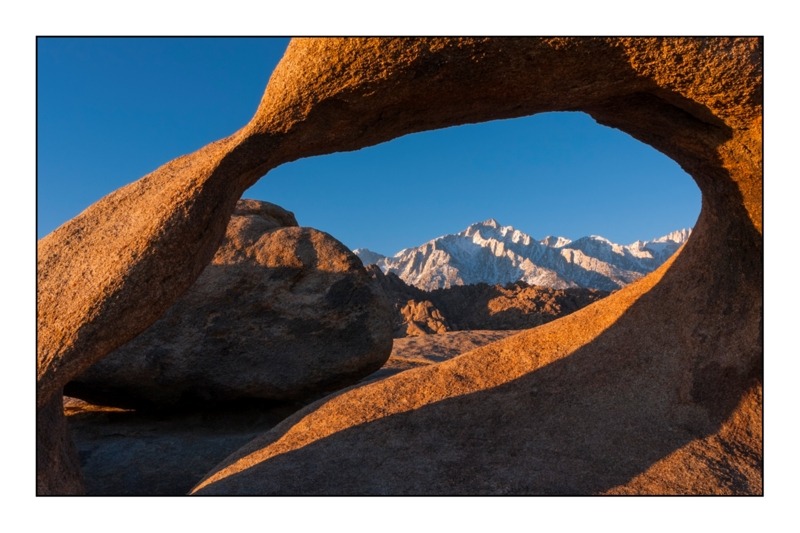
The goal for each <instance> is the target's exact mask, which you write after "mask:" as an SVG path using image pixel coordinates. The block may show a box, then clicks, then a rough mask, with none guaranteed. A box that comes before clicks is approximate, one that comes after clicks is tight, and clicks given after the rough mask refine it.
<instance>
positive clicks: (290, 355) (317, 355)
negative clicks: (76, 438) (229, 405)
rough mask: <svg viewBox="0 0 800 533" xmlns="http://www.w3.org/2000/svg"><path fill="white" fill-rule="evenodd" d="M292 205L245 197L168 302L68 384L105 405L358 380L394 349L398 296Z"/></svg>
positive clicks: (290, 396)
mask: <svg viewBox="0 0 800 533" xmlns="http://www.w3.org/2000/svg"><path fill="white" fill-rule="evenodd" d="M287 224H289V225H294V226H296V225H297V223H296V221H295V220H294V217H293V216H292V215H291V213H288V212H286V211H283V210H281V209H280V208H278V207H277V206H273V205H272V204H268V203H266V202H257V201H255V200H242V201H240V202H239V204H238V205H237V208H236V211H234V214H233V217H232V218H231V221H230V223H229V224H228V230H227V233H226V235H225V240H224V241H223V242H222V245H221V246H220V248H219V250H218V251H217V253H216V255H215V256H214V258H213V259H212V261H211V264H210V265H209V266H208V267H206V269H205V271H203V273H202V274H201V275H200V277H199V278H198V279H197V281H196V282H195V284H194V285H192V287H191V288H190V289H189V291H187V292H186V294H184V295H183V296H182V297H181V298H180V299H179V300H178V301H177V302H176V303H175V304H174V305H173V306H172V307H171V308H170V309H169V310H168V311H167V313H166V314H165V315H164V316H163V317H162V318H161V319H160V320H158V321H157V322H156V323H155V324H153V325H152V326H151V327H150V328H148V329H147V331H145V332H144V333H142V334H141V335H139V336H138V337H136V338H135V339H134V340H132V341H131V342H129V343H127V344H126V345H124V346H122V347H121V348H119V349H117V350H115V351H114V352H113V353H111V354H109V355H108V357H106V358H104V359H103V360H102V361H100V362H98V363H96V364H95V365H94V366H92V367H91V368H89V369H88V370H87V371H86V372H84V373H83V374H82V375H81V376H79V377H78V378H76V379H75V380H74V381H73V382H71V383H70V384H68V385H67V387H66V389H65V391H66V393H67V394H69V395H71V396H75V397H80V398H84V399H88V400H92V401H95V402H98V403H101V404H103V405H121V406H129V407H163V406H174V405H192V404H198V403H203V402H211V401H213V402H222V401H230V400H238V399H248V398H249V399H253V398H256V399H266V400H279V401H288V400H298V399H302V398H305V397H308V396H311V395H315V394H319V393H322V392H325V391H327V390H330V389H335V388H339V387H343V386H346V385H350V384H352V383H355V382H356V381H358V380H359V379H360V378H362V377H363V376H365V375H367V374H369V373H371V372H374V371H375V370H377V369H378V368H380V367H381V365H383V363H384V362H385V361H386V360H387V358H388V357H389V353H390V352H391V349H392V335H391V321H390V320H391V319H390V311H389V305H388V302H387V301H386V299H385V297H384V296H383V293H382V291H380V289H379V287H378V286H377V283H376V282H374V281H373V280H372V279H371V278H370V277H369V276H368V275H367V273H366V271H365V270H364V268H363V267H362V266H361V262H360V261H359V260H358V258H357V257H356V256H355V255H354V254H353V253H352V252H350V251H349V250H348V249H347V248H346V247H345V246H344V245H343V244H341V243H340V242H339V241H337V240H336V239H334V238H333V237H331V236H330V235H328V234H326V233H323V232H321V231H317V230H315V229H311V228H299V227H280V226H285V225H287Z"/></svg>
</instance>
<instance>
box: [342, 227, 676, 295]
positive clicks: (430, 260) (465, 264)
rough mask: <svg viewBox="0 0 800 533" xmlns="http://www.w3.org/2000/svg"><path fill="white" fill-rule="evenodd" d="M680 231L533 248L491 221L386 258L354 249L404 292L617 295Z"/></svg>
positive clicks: (662, 255)
mask: <svg viewBox="0 0 800 533" xmlns="http://www.w3.org/2000/svg"><path fill="white" fill-rule="evenodd" d="M690 233H691V230H678V231H675V232H672V233H670V234H669V235H665V236H664V237H660V238H658V239H654V240H653V241H636V242H635V243H633V244H631V245H628V246H624V245H621V244H617V243H614V242H611V241H610V240H609V239H607V238H605V237H602V236H600V235H590V236H587V237H581V238H580V239H577V240H575V241H571V240H569V239H567V238H565V237H555V236H548V237H545V238H544V239H542V240H541V241H536V240H535V239H533V238H532V237H531V236H530V235H528V234H526V233H524V232H522V231H520V230H518V229H516V228H514V227H513V226H501V225H500V224H499V223H498V222H497V220H495V219H493V218H490V219H488V220H485V221H483V222H476V223H475V224H471V225H470V226H469V227H467V228H466V229H465V230H464V231H461V232H459V233H455V234H449V235H443V236H441V237H437V238H436V239H433V240H431V241H428V242H427V243H425V244H423V245H421V246H418V247H416V248H407V249H405V250H401V251H400V252H398V253H397V254H395V255H394V256H393V257H385V256H382V255H380V254H375V253H374V252H370V251H369V250H366V249H360V250H356V254H357V255H358V256H359V257H360V258H361V260H362V261H363V262H364V264H376V265H378V266H379V267H380V268H381V270H382V271H383V272H385V273H393V274H396V275H397V276H398V277H400V278H401V279H402V280H403V281H405V282H406V283H408V284H409V285H413V286H415V287H418V288H420V289H423V290H426V291H431V290H435V289H443V288H448V287H453V286H458V285H470V284H475V283H488V284H499V285H505V284H508V283H514V282H517V281H523V282H525V283H528V284H531V285H539V286H542V287H549V288H553V289H565V288H569V287H584V288H590V289H600V290H606V291H613V290H617V289H619V288H621V287H624V286H625V285H627V284H628V283H631V282H633V281H636V280H637V279H639V278H641V277H642V276H644V275H645V274H647V273H649V272H651V271H653V270H655V269H656V268H657V267H659V266H660V265H661V264H662V263H663V262H664V261H666V260H667V259H668V258H669V257H670V256H671V255H672V254H673V253H674V252H675V251H676V250H677V249H678V248H679V247H680V245H681V244H682V243H683V242H685V240H686V239H687V238H688V236H689V234H690Z"/></svg>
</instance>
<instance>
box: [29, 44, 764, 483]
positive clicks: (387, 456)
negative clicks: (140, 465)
mask: <svg viewBox="0 0 800 533" xmlns="http://www.w3.org/2000/svg"><path fill="white" fill-rule="evenodd" d="M762 87H763V74H762V41H761V39H759V38H535V39H533V38H514V39H511V38H509V39H506V38H500V39H497V38H494V39H493V38H469V39H449V38H444V39H438V38H433V39H407V38H402V39H385V38H377V39H328V38H323V39H299V40H294V41H292V43H291V44H290V45H289V47H288V49H287V52H286V55H285V56H284V58H283V60H282V61H281V63H280V64H279V65H278V67H277V68H276V70H275V72H274V73H273V75H272V77H271V79H270V82H269V84H268V86H267V89H266V92H265V94H264V97H263V99H262V102H261V105H260V106H259V108H258V110H257V112H256V115H255V117H254V118H253V119H252V120H251V122H249V123H248V124H247V125H246V126H245V127H244V128H243V129H242V130H240V131H239V132H237V133H235V134H233V135H232V136H230V137H228V138H226V139H223V140H221V141H218V142H216V143H213V144H211V145H209V146H207V147H205V148H203V149H201V150H199V151H197V152H195V153H194V154H191V155H188V156H184V157H181V158H178V159H176V160H174V161H172V162H170V163H167V164H166V165H165V166H163V167H161V168H160V169H158V170H156V171H154V172H153V173H151V174H149V175H148V176H145V177H144V178H142V179H141V180H139V181H138V182H135V183H133V184H131V185H128V186H127V187H124V188H122V189H120V190H118V191H116V192H114V193H112V194H111V195H109V196H108V197H106V198H104V199H103V200H100V201H99V202H98V203H96V204H95V205H94V206H92V207H90V208H88V209H87V210H86V211H84V212H83V213H82V214H81V215H79V216H78V217H76V218H75V219H73V220H72V221H70V222H68V223H67V224H65V225H64V226H61V227H60V228H58V229H57V230H56V231H54V232H53V233H51V234H50V235H48V236H47V237H45V238H43V239H42V240H41V241H39V248H38V284H37V285H38V286H37V288H38V381H37V405H38V406H39V408H40V409H45V408H46V407H47V406H48V405H52V400H53V397H54V396H57V395H59V394H60V393H61V389H62V387H63V386H64V385H65V384H66V383H67V382H68V381H70V380H71V379H73V378H74V377H75V376H77V375H79V374H80V373H81V372H82V371H84V370H85V369H86V368H88V367H89V366H90V365H91V364H93V363H94V362H96V361H98V360H99V359H101V358H102V357H103V356H105V355H106V354H107V353H109V352H110V351H112V350H113V349H115V348H117V347H119V346H120V345H122V344H124V343H125V342H127V341H128V340H130V339H131V338H133V337H134V336H135V335H137V334H138V333H139V332H141V331H142V330H144V329H145V328H146V327H147V326H149V325H150V324H151V323H152V322H154V321H155V320H156V319H157V318H158V317H159V316H160V315H161V314H162V313H163V312H164V311H166V309H167V308H168V307H169V306H170V305H171V304H172V302H173V301H174V300H175V299H177V298H178V297H179V296H180V294H181V293H183V292H184V291H185V290H186V289H188V287H189V286H190V285H191V284H192V283H193V281H194V280H195V279H196V278H197V276H199V274H200V272H201V271H202V270H203V268H204V267H205V265H206V264H207V263H208V261H209V260H210V259H211V257H212V256H213V254H214V252H215V250H216V248H217V246H218V245H219V243H220V241H221V239H222V236H223V234H224V230H225V227H226V225H227V222H228V218H229V217H230V214H231V213H232V211H233V208H234V206H235V203H236V200H237V199H238V198H239V196H241V194H242V192H243V191H244V190H245V189H246V188H247V187H248V186H249V185H250V184H252V183H253V182H254V181H255V180H256V179H258V177H260V176H261V175H263V174H264V173H265V172H267V171H268V170H269V169H270V168H273V167H274V166H276V165H279V164H281V163H283V162H287V161H291V160H294V159H297V158H300V157H306V156H310V155H317V154H322V153H330V152H334V151H341V150H353V149H357V148H360V147H363V146H368V145H371V144H376V143H379V142H382V141H386V140H389V139H391V138H394V137H397V136H400V135H404V134H407V133H411V132H415V131H421V130H426V129H433V128H440V127H446V126H452V125H456V124H463V123H468V122H478V121H484V120H491V119H499V118H511V117H517V116H524V115H530V114H534V113H538V112H544V111H558V110H582V111H585V112H586V113H588V114H590V115H591V116H593V117H594V118H595V119H596V120H597V121H598V122H600V123H602V124H605V125H608V126H611V127H615V128H619V129H621V130H623V131H625V132H627V133H629V134H630V135H632V136H633V137H635V138H637V139H639V140H641V141H643V142H645V143H648V144H650V145H651V146H653V147H654V148H656V149H657V150H659V151H661V152H663V153H664V154H666V155H668V156H669V157H671V158H673V159H674V160H675V161H676V162H678V163H679V164H680V165H681V166H682V167H683V169H684V170H685V171H686V172H688V173H689V174H690V175H691V176H692V177H693V178H694V179H695V181H696V182H697V184H698V186H699V188H700V189H701V191H702V193H703V204H702V210H701V214H700V217H699V219H698V222H697V224H696V226H695V228H694V231H693V234H692V237H691V238H690V240H689V242H688V243H687V244H686V245H685V247H684V248H683V250H682V251H681V252H680V253H679V254H678V255H677V256H676V257H673V259H671V260H670V261H668V262H667V263H665V265H664V266H662V267H661V268H660V269H659V270H657V271H656V272H654V273H652V274H650V275H649V276H647V277H646V278H644V279H642V280H640V281H639V282H637V283H634V284H632V285H629V286H628V287H626V288H625V289H623V290H620V291H619V292H616V293H614V294H613V295H611V296H610V297H608V298H605V299H604V300H602V301H600V302H598V303H596V304H595V305H591V306H588V307H586V308H584V309H582V310H580V311H578V312H576V313H573V314H572V315H569V316H567V317H565V318H563V319H560V320H557V321H555V322H551V323H549V324H545V325H544V326H540V327H538V328H535V329H533V330H529V331H527V332H524V333H521V334H519V335H516V336H513V337H510V338H507V339H505V340H502V341H500V342H497V343H494V344H490V345H488V346H485V347H482V348H478V349H476V350H474V351H471V352H468V353H467V354H464V355H462V356H460V357H457V358H455V359H452V360H450V361H446V362H443V363H440V364H438V365H431V366H427V367H425V368H420V369H417V370H410V371H408V372H403V373H401V374H398V375H396V376H393V377H390V378H388V379H386V380H381V381H378V382H374V383H371V384H368V385H365V386H361V387H357V388H354V389H350V390H348V391H346V392H343V393H340V394H337V395H335V396H333V397H331V398H330V399H328V400H327V401H325V402H321V403H317V404H313V405H311V406H309V407H308V408H306V409H304V410H302V411H300V412H298V413H297V414H295V415H293V416H292V417H290V418H289V419H287V420H285V421H284V422H283V423H281V424H280V425H278V426H276V427H275V428H274V429H273V430H271V431H269V432H267V433H266V434H265V435H263V437H261V438H259V439H257V440H256V441H253V442H252V443H250V444H249V445H247V446H246V447H245V448H243V449H241V450H240V451H238V452H236V453H235V454H233V455H232V456H230V457H229V458H228V459H227V460H226V461H224V462H223V463H222V464H220V465H219V467H218V468H216V469H215V470H214V471H213V472H211V473H209V475H208V476H207V477H206V479H204V480H203V481H202V482H201V483H200V484H198V486H197V487H195V489H194V492H197V493H206V494H209V493H225V494H236V493H239V494H242V493H246V494H268V493H292V494H322V493H339V494H345V493H348V494H353V493H355V494H366V493H390V494H402V493H415V494H423V493H451V494H452V493H456V494H467V493H538V494H546V493H549V494H554V493H555V494H567V493H578V494H592V493H605V492H637V493H672V492H683V493H751V494H758V493H760V492H761V491H762V485H761V420H762V418H761V402H760V391H761V379H760V375H761V361H762V356H763V348H762V314H763V313H762V282H763V265H762V250H763V238H762V129H761V125H762V97H763V94H762ZM342 186H346V184H342ZM49 427H50V428H51V429H52V431H58V425H57V424H55V423H53V424H51V425H49ZM39 431H42V427H41V425H40V427H39ZM56 441H57V439H50V440H49V442H56ZM45 455H47V456H48V457H52V456H53V454H45ZM65 464H66V463H61V465H62V466H61V467H60V466H59V464H56V463H52V462H48V461H42V462H40V464H39V465H38V468H39V469H40V472H44V474H42V477H48V476H49V478H50V480H51V481H54V483H45V482H44V481H42V477H40V478H39V480H40V482H39V491H40V492H59V491H60V489H59V486H58V483H57V482H56V481H57V480H59V479H66V478H67V476H68V474H70V471H69V466H68V465H67V466H63V465H65ZM59 468H61V470H60V471H59ZM75 474H77V473H75Z"/></svg>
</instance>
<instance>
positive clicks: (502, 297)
mask: <svg viewBox="0 0 800 533" xmlns="http://www.w3.org/2000/svg"><path fill="white" fill-rule="evenodd" d="M367 272H369V274H370V275H371V276H372V277H373V278H375V279H376V280H377V282H378V283H379V284H380V286H381V288H382V289H383V291H384V293H386V295H387V297H388V298H389V300H390V301H391V302H392V305H393V307H394V318H393V321H392V325H393V328H394V336H395V338H402V337H406V336H415V335H427V334H429V333H445V332H447V331H465V330H512V329H527V328H532V327H535V326H540V325H542V324H545V323H547V322H550V321H551V320H555V319H557V318H559V317H561V316H564V315H568V314H569V313H572V312H575V311H577V310H578V309H580V308H582V307H586V306H587V305H589V304H590V303H592V302H595V301H597V300H599V299H600V298H604V297H606V296H608V294H609V293H608V292H606V291H599V290H595V289H579V288H573V289H548V288H545V287H532V286H529V285H528V284H526V283H525V282H522V281H520V282H517V283H510V284H508V285H506V286H505V287H503V286H500V285H487V284H486V283H478V284H476V285H456V286H454V287H449V288H446V289H436V290H433V291H430V292H428V291H423V290H421V289H418V288H416V287H413V286H410V285H406V284H405V283H404V282H403V280H402V279H400V278H399V277H398V276H397V275H396V274H393V273H391V272H390V273H388V274H384V273H383V272H381V269H380V268H378V267H377V266H376V265H369V266H368V267H367Z"/></svg>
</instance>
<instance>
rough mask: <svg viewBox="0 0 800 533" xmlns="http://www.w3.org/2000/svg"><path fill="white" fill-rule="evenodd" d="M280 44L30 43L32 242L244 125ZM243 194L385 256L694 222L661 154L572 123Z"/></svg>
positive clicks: (474, 132) (552, 123) (423, 145)
mask: <svg viewBox="0 0 800 533" xmlns="http://www.w3.org/2000/svg"><path fill="white" fill-rule="evenodd" d="M287 42H288V39H275V38H267V39H258V38H254V39H251V38H233V39H221V38H207V39H190V38H158V39H153V38H133V39H127V38H110V39H99V38H80V39H78V38H64V39H52V38H40V39H39V40H38V42H37V60H38V64H37V75H38V84H37V88H38V92H37V105H38V114H37V128H38V133H37V142H38V153H37V163H38V168H37V219H38V220H37V234H38V236H39V237H42V236H44V235H46V234H47V233H49V232H50V231H52V230H53V229H55V228H56V227H57V226H58V225H60V224H62V223H64V222H65V221H67V220H69V219H70V218H71V217H73V216H75V215H77V214H78V213H79V212H80V211H82V210H83V209H85V208H86V207H88V206H89V205H90V204H91V203H93V202H95V201H97V200H98V199H100V198H101V197H102V196H104V195H105V194H108V193H109V192H111V191H113V190H114V189H117V188H119V187H121V186H122V185H125V184H127V183H130V182H131V181H134V180H136V179H138V178H139V177H141V176H143V175H145V174H146V173H148V172H150V171H152V170H154V169H155V168H157V167H158V166H160V165H161V164H163V163H165V162H167V161H169V160H170V159H173V158H175V157H178V156H180V155H183V154H186V153H190V152H192V151H194V150H196V149H198V148H200V147H202V146H203V145H205V144H207V143H209V142H212V141H214V140H216V139H219V138H221V137H224V136H226V135H229V134H230V133H233V132H234V131H235V130H237V129H238V128H240V127H241V126H243V125H244V124H245V123H246V122H247V121H248V120H249V119H250V117H251V116H252V114H253V113H254V112H255V109H256V107H257V106H258V103H259V100H260V98H261V94H262V93H263V90H264V87H265V86H266V83H267V80H268V79H269V76H270V74H271V72H272V70H273V68H274V67H275V65H276V64H277V62H278V61H279V60H280V57H281V56H282V54H283V51H284V49H285V47H286V44H287ZM245 197H248V198H256V199H262V200H267V201H271V202H274V203H277V204H279V205H282V206H283V207H285V208H287V209H289V210H291V211H294V213H295V215H296V216H297V219H298V221H299V222H300V224H301V225H305V226H312V227H315V228H318V229H321V230H324V231H327V232H328V233H331V234H332V235H334V236H335V237H337V238H338V239H339V240H341V241H342V242H344V243H345V244H346V245H347V246H349V247H350V248H359V247H367V248H370V249H372V250H375V251H377V252H381V253H384V254H392V253H394V252H396V251H398V250H400V249H401V248H404V247H408V246H416V245H418V244H421V243H423V242H425V241H427V240H430V239H432V238H434V237H437V236H439V235H442V234H445V233H454V232H457V231H460V230H462V229H464V228H465V227H466V226H467V225H469V224H470V223H472V222H476V221H479V220H484V219H487V218H490V217H491V218H495V219H497V220H498V221H499V222H500V223H501V224H503V225H512V226H514V227H516V228H518V229H520V230H522V231H525V232H526V233H529V234H531V235H532V236H534V237H536V238H542V237H544V236H546V235H562V236H565V237H569V238H572V239H575V238H578V237H581V236H584V235H590V234H598V235H603V236H604V237H607V238H609V239H611V240H613V241H616V242H620V243H623V244H625V243H630V242H633V241H634V240H637V239H649V238H653V237H657V236H660V235H663V234H665V233H668V232H670V231H672V230H675V229H680V228H684V227H691V226H693V225H694V223H695V221H696V219H697V215H698V214H699V210H700V193H699V190H698V189H697V187H696V185H695V184H694V182H693V181H692V180H691V178H690V177H689V176H688V175H686V174H685V173H684V172H683V171H682V170H681V169H680V167H678V165H677V164H676V163H674V162H673V161H672V160H670V159H669V158H667V157H666V156H664V155H662V154H660V153H658V152H656V151H655V150H654V149H652V148H650V147H649V146H646V145H644V144H642V143H640V142H638V141H636V140H634V139H633V138H631V137H630V136H628V135H627V134H625V133H622V132H620V131H618V130H614V129H611V128H607V127H604V126H600V125H598V124H597V123H595V122H594V120H592V119H591V117H589V116H588V115H585V114H582V113H546V114H541V115H536V116H532V117H525V118H520V119H513V120H502V121H493V122H489V123H483V124H474V125H466V126H459V127H453V128H447V129H444V130H437V131H432V132H424V133H419V134H413V135H407V136H405V137H402V138H399V139H395V140H393V141H389V142H387V143H384V144H381V145H378V146H373V147H369V148H365V149H362V150H359V151H356V152H345V153H337V154H331V155H326V156H319V157H314V158H309V159H305V160H300V161H296V162H293V163H289V164H286V165H283V166H281V167H278V168H276V169H273V170H272V171H270V172H269V173H268V174H267V175H266V176H265V177H263V178H262V179H261V180H260V181H259V182H258V183H257V184H256V185H255V186H253V187H252V188H251V189H250V190H248V191H247V192H246V193H245Z"/></svg>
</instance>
